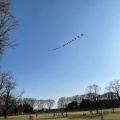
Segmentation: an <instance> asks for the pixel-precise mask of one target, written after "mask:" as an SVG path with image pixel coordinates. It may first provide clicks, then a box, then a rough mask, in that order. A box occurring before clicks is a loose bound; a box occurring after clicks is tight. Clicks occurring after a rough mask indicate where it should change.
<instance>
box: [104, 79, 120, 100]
mask: <svg viewBox="0 0 120 120" xmlns="http://www.w3.org/2000/svg"><path fill="white" fill-rule="evenodd" d="M106 90H107V91H109V92H114V93H116V94H117V98H118V99H119V100H120V80H114V81H112V82H110V83H109V85H108V86H107V87H106Z"/></svg>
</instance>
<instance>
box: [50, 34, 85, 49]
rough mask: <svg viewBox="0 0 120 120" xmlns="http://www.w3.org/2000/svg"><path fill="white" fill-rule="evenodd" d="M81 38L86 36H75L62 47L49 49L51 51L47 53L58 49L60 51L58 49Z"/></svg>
mask: <svg viewBox="0 0 120 120" xmlns="http://www.w3.org/2000/svg"><path fill="white" fill-rule="evenodd" d="M81 36H86V35H84V34H80V35H79V36H77V37H76V38H74V39H72V40H70V41H69V42H67V43H65V44H63V45H62V46H60V47H57V48H54V49H51V50H49V51H54V50H58V49H60V48H62V47H65V46H66V45H68V44H70V43H72V42H74V41H75V40H77V39H78V38H80V37H81Z"/></svg>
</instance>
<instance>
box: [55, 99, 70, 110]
mask: <svg viewBox="0 0 120 120" xmlns="http://www.w3.org/2000/svg"><path fill="white" fill-rule="evenodd" d="M68 101H69V100H68V99H67V97H61V98H59V100H58V102H57V106H58V108H66V107H67V104H68Z"/></svg>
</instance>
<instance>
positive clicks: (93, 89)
mask: <svg viewBox="0 0 120 120" xmlns="http://www.w3.org/2000/svg"><path fill="white" fill-rule="evenodd" d="M100 91H101V88H100V87H99V86H98V85H95V84H93V85H90V86H88V87H87V89H86V92H87V97H88V98H89V99H90V100H92V101H94V102H95V104H96V112H97V113H98V107H97V100H98V94H99V93H100Z"/></svg>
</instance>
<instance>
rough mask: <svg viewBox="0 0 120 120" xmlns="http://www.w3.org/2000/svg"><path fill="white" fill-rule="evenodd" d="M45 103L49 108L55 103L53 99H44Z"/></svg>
mask: <svg viewBox="0 0 120 120" xmlns="http://www.w3.org/2000/svg"><path fill="white" fill-rule="evenodd" d="M45 105H46V106H47V107H48V109H49V110H50V109H51V108H52V107H53V106H54V105H55V101H54V100H52V99H47V100H45Z"/></svg>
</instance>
